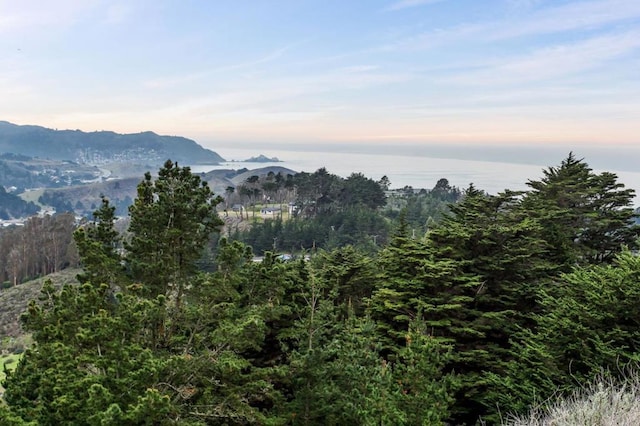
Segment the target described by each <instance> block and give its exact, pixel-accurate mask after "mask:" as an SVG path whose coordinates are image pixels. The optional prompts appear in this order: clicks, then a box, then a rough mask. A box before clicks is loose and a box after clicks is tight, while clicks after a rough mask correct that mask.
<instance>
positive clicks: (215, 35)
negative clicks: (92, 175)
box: [0, 0, 640, 149]
mask: <svg viewBox="0 0 640 426" xmlns="http://www.w3.org/2000/svg"><path fill="white" fill-rule="evenodd" d="M0 48H1V49H2V52H3V54H2V56H0V64H1V66H0V90H1V91H2V93H3V96H2V101H0V120H6V121H10V122H13V123H16V124H34V125H41V126H45V127H51V128H58V129H81V130H84V131H96V130H112V131H116V132H120V133H137V132H142V131H149V130H150V131H154V132H156V133H159V134H168V135H180V136H185V137H189V138H192V139H195V140H196V141H198V142H199V143H201V144H202V145H204V146H207V147H209V148H212V149H215V148H216V146H217V145H218V144H224V143H227V144H228V143H234V142H238V143H243V144H252V143H253V144H255V145H257V146H260V145H261V144H265V143H271V142H278V143H283V144H287V143H290V144H304V143H310V144H318V143H326V144H336V143H342V142H346V143H361V144H367V143H371V144H375V143H387V144H389V143H403V144H412V143H415V144H436V143H439V144H448V143H449V144H505V145H506V144H509V145H517V144H545V145H560V144H585V145H600V146H606V145H611V146H614V145H625V146H634V145H636V144H639V143H640V137H639V135H640V119H639V115H640V79H639V78H638V75H640V54H639V53H640V2H639V1H637V0H562V1H561V0H553V1H552V0H486V1H482V2H478V1H474V0H371V1H364V0H362V1H347V2H344V1H326V0H325V1H318V0H313V1H298V0H283V1H274V2H272V1H256V2H236V1H233V2H232V1H219V2H218V1H216V2H203V1H187V2H178V1H166V0H159V1H148V0H132V1H106V0H96V1H91V2H86V1H81V0H62V1H58V2H46V1H37V0H25V1H21V2H11V1H4V0H0Z"/></svg>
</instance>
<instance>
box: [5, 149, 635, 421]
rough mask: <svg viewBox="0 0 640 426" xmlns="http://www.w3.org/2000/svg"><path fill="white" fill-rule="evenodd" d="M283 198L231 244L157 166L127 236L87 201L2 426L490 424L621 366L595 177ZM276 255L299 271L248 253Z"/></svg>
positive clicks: (611, 184) (320, 185)
mask: <svg viewBox="0 0 640 426" xmlns="http://www.w3.org/2000/svg"><path fill="white" fill-rule="evenodd" d="M274 179H275V178H274ZM300 179H301V181H300V182H298V183H297V184H296V185H295V187H296V188H297V191H298V193H297V200H298V202H297V203H298V205H297V207H296V208H295V212H296V214H295V215H294V216H293V217H292V218H289V219H288V220H284V219H282V218H280V219H277V218H274V219H273V220H269V221H263V222H262V223H261V224H257V223H256V225H255V226H254V227H252V228H251V229H250V230H248V231H242V232H241V231H240V230H239V231H237V232H230V231H227V232H226V233H222V234H220V233H219V232H218V231H219V230H220V229H221V226H222V224H223V218H220V217H219V215H218V213H217V210H218V206H219V205H220V204H221V203H223V200H222V198H220V197H217V196H215V195H214V194H213V193H212V191H211V190H210V188H209V187H208V185H207V184H206V183H204V182H202V181H201V180H200V178H199V177H198V176H195V175H193V174H191V173H190V170H189V169H188V168H182V167H178V166H177V165H176V164H174V163H172V162H170V161H168V162H167V163H166V164H165V165H164V167H163V168H162V169H160V171H159V173H158V176H157V177H156V178H153V177H152V176H151V174H149V173H148V174H146V175H145V177H144V179H143V180H142V182H141V183H140V184H139V186H138V196H137V198H136V199H135V201H134V203H133V205H132V206H131V208H130V209H129V216H130V221H129V226H128V230H127V232H126V233H119V232H117V231H116V229H115V226H114V223H115V212H114V210H115V209H114V207H113V206H112V205H111V204H110V202H109V200H107V199H103V202H102V205H101V206H100V208H98V209H97V210H96V212H95V214H94V220H93V221H92V222H91V223H88V224H84V225H83V226H81V227H80V228H78V229H77V230H76V231H75V233H74V235H73V240H74V246H75V249H76V250H77V254H78V259H79V262H80V264H81V265H82V266H83V272H82V274H81V275H80V276H79V277H78V280H79V282H80V284H79V285H67V286H65V287H64V288H62V290H60V291H56V290H55V289H54V288H53V286H52V285H45V286H44V287H43V289H42V293H41V297H40V298H39V300H34V301H32V302H31V304H30V305H29V307H28V310H27V312H26V313H25V315H24V316H23V322H24V328H25V330H26V331H28V332H30V333H32V336H33V340H34V344H33V346H32V347H31V348H30V349H28V350H27V351H26V352H25V354H24V356H23V357H22V359H21V361H20V363H19V365H18V367H17V368H16V370H15V371H13V372H12V373H10V374H9V375H8V377H7V379H6V380H5V382H4V383H3V386H4V387H5V389H6V391H5V394H4V403H0V423H1V424H3V425H25V424H39V425H40V424H41V425H60V424H65V425H84V424H109V425H137V424H167V425H168V424H180V425H205V424H214V425H218V424H228V425H243V424H265V425H285V424H295V425H298V424H299V425H327V424H334V425H345V424H356V425H373V424H377V425H403V424H404V425H425V424H426V425H437V424H467V425H472V424H476V423H477V422H485V423H486V424H499V423H500V422H501V420H502V419H503V418H504V416H505V415H506V414H507V413H526V412H527V411H528V409H529V408H530V407H532V406H534V405H535V404H537V403H539V402H540V401H543V400H545V399H546V398H549V397H551V396H553V395H556V394H562V393H565V392H569V391H571V390H572V389H574V388H576V387H577V386H580V385H581V384H584V383H587V382H589V381H590V380H591V379H593V378H594V377H596V376H598V375H600V374H602V372H603V371H605V372H609V374H611V375H612V376H614V378H615V376H616V375H618V374H620V372H621V371H623V370H624V369H625V367H632V366H634V363H635V362H637V361H638V359H639V357H640V314H639V313H638V310H637V306H638V304H639V303H640V279H639V277H640V258H639V257H638V256H637V250H638V245H639V240H638V237H639V236H640V227H639V226H638V225H636V224H635V218H636V215H635V213H634V210H633V208H632V200H633V197H634V191H633V190H630V189H625V187H624V185H622V184H621V183H619V182H618V181H617V177H616V176H615V175H614V174H611V173H606V172H605V173H600V174H596V173H594V172H593V171H592V170H591V169H590V168H589V166H588V164H586V163H585V162H584V161H583V160H579V159H577V158H576V157H575V156H573V155H569V156H568V157H567V158H566V159H564V160H563V161H562V162H561V163H560V164H559V165H558V166H554V167H550V168H548V169H546V170H544V171H543V176H542V178H540V179H539V180H531V181H529V182H528V186H529V190H528V191H524V192H514V191H509V190H505V191H504V192H503V193H500V194H497V195H488V194H486V193H484V192H483V191H481V190H479V189H477V188H475V187H473V186H470V187H469V188H467V189H465V190H464V191H458V190H457V189H456V188H451V187H449V185H448V182H446V180H444V179H443V180H441V181H440V182H438V184H437V185H436V186H435V187H434V188H433V189H432V190H431V191H425V192H423V193H422V194H421V193H420V192H418V193H416V191H413V190H412V189H411V188H406V191H405V192H406V194H405V195H406V196H405V197H402V196H398V197H397V198H395V199H392V198H387V197H386V196H385V182H383V181H382V182H373V181H371V180H370V179H367V178H366V177H364V176H361V175H357V174H356V175H352V176H351V177H349V178H346V179H342V178H337V177H334V176H332V175H330V174H329V173H328V172H326V171H324V170H320V171H318V172H316V173H314V174H308V175H303V176H302V177H301V178H300ZM305 182H306V183H305ZM307 183H308V185H307ZM256 184H257V182H256ZM305 185H307V186H305ZM304 188H307V189H306V190H305V189H304ZM452 201H455V202H454V203H451V204H448V205H447V204H445V203H447V202H452ZM445 205H447V206H448V207H446V208H445V207H444V206H445ZM425 212H428V213H426V214H425ZM240 213H242V211H241V212H240ZM225 214H229V212H226V213H225ZM374 218H375V219H374ZM288 227H290V228H291V229H289V228H288ZM306 227H314V228H317V229H321V230H322V232H324V233H326V234H327V237H326V238H324V239H323V238H319V237H317V235H318V234H317V233H316V234H313V233H311V232H309V235H316V236H315V237H314V238H316V239H318V241H322V244H323V245H322V246H319V245H318V244H316V249H315V250H308V249H309V248H312V247H313V241H311V245H310V244H309V241H307V240H304V239H303V236H304V235H306V234H305V232H307V231H308V230H307V229H306ZM329 230H330V231H329ZM294 232H298V236H297V237H295V238H294V237H292V235H294ZM331 232H332V233H337V232H339V233H341V234H343V235H337V236H336V235H334V234H331ZM345 235H346V236H348V237H346V236H345ZM373 235H381V237H378V238H373ZM382 235H383V236H384V237H382ZM274 238H276V239H280V241H281V242H282V241H289V243H287V244H285V246H286V245H291V246H294V245H299V244H300V241H303V243H302V244H301V245H302V246H303V247H302V248H303V249H304V250H306V251H305V253H307V254H308V256H300V257H299V258H298V259H294V260H291V261H287V260H284V259H283V258H281V257H279V256H277V253H276V252H273V251H265V252H264V257H263V258H262V259H261V261H260V262H256V261H255V260H254V254H253V249H252V247H251V246H250V245H248V244H246V243H250V244H252V245H255V246H256V247H258V246H260V248H259V250H260V251H262V250H265V249H267V247H268V246H269V242H271V244H272V245H273V244H274V242H273V239H274ZM287 238H289V240H287ZM296 238H298V239H296ZM304 238H307V237H304ZM241 240H243V241H245V242H246V243H244V242H242V241H241ZM270 240H271V241H270ZM318 241H316V243H317V242H318ZM212 242H215V244H213V243H212ZM276 244H277V241H276ZM286 248H287V249H288V247H286ZM203 265H206V268H205V267H203Z"/></svg>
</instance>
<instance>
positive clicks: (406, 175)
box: [192, 147, 640, 205]
mask: <svg viewBox="0 0 640 426" xmlns="http://www.w3.org/2000/svg"><path fill="white" fill-rule="evenodd" d="M216 151H217V152H218V153H219V154H220V155H221V156H222V157H224V158H226V159H227V160H241V159H245V158H250V157H252V156H255V155H258V154H264V155H266V156H268V157H278V158H279V159H281V160H282V161H281V162H278V163H249V162H243V161H229V162H225V163H222V164H220V165H215V166H213V165H209V166H208V165H198V166H192V170H193V171H194V172H198V173H200V172H206V171H209V170H213V169H241V168H244V167H246V168H248V169H255V168H260V167H265V166H267V165H278V166H282V167H286V168H289V169H292V170H295V171H305V172H314V171H316V170H317V169H319V168H321V167H326V169H327V170H328V171H329V172H330V173H333V174H337V175H339V176H343V177H346V176H348V175H350V174H351V173H353V172H360V173H362V174H364V175H365V176H367V177H370V178H372V179H376V180H378V179H380V178H381V177H382V176H384V175H386V176H387V177H388V178H389V180H390V181H391V187H392V188H402V187H404V186H407V185H409V186H412V187H414V188H427V189H429V188H433V186H434V185H435V184H436V182H437V181H438V180H439V179H441V178H446V179H448V180H449V183H450V184H451V185H455V186H457V187H459V188H461V189H464V188H467V187H468V186H469V184H471V183H473V184H474V186H475V187H477V188H479V189H482V190H484V191H486V192H488V193H490V194H496V193H498V192H500V191H503V190H504V189H511V190H525V189H527V185H526V183H527V181H529V180H538V179H540V178H542V176H543V172H542V171H543V169H546V168H548V167H549V166H557V165H558V164H559V163H560V162H561V161H562V160H563V158H564V157H562V156H559V157H558V158H556V159H555V160H552V161H551V162H550V163H549V164H521V163H512V162H503V161H484V160H483V161H475V160H466V159H465V160H461V159H451V158H433V157H428V156H423V155H406V154H403V153H398V154H389V153H384V154H383V153H375V154H370V153H353V152H327V151H299V150H282V149H264V147H262V148H251V149H249V148H229V149H225V148H221V149H217V150H216ZM565 156H566V155H565ZM585 161H586V162H587V163H588V164H590V165H591V164H592V163H591V162H590V161H589V158H585ZM594 170H595V171H596V172H601V171H609V172H612V173H616V174H617V175H618V178H619V182H621V183H623V184H625V186H626V187H627V188H632V189H635V190H636V192H639V191H640V171H627V170H623V171H619V170H614V169H606V170H604V169H603V170H600V169H597V168H594ZM639 170H640V168H639ZM636 205H640V202H638V199H637V198H636Z"/></svg>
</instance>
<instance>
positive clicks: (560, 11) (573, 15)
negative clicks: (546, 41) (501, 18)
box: [485, 0, 640, 40]
mask: <svg viewBox="0 0 640 426" xmlns="http://www.w3.org/2000/svg"><path fill="white" fill-rule="evenodd" d="M638 18H640V1H638V0H596V1H580V2H572V3H567V4H564V5H561V6H556V7H547V8H540V9H538V10H537V11H535V12H533V13H531V14H527V15H525V16H523V17H519V18H517V19H514V20H512V21H507V22H503V23H500V22H494V23H492V24H491V27H488V28H487V31H486V33H485V35H486V37H487V38H488V39H489V40H498V39H506V38H513V37H521V36H535V35H543V34H554V33H560V32H565V31H574V30H593V29H596V28H601V27H603V26H606V25H611V24H615V23H619V22H623V21H631V20H634V19H638Z"/></svg>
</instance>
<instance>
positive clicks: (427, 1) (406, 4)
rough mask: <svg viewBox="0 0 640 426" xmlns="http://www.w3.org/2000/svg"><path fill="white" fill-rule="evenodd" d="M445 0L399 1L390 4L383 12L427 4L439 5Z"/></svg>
mask: <svg viewBox="0 0 640 426" xmlns="http://www.w3.org/2000/svg"><path fill="white" fill-rule="evenodd" d="M442 1H445V0H400V1H396V2H395V3H392V4H390V5H389V6H387V7H386V8H385V10H402V9H408V8H410V7H417V6H426V5H428V4H434V3H440V2H442Z"/></svg>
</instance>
